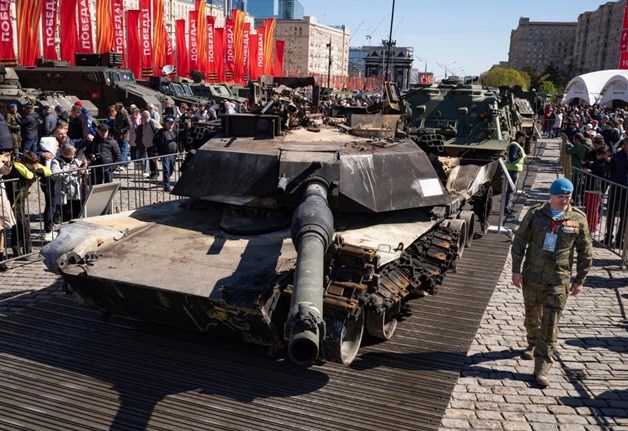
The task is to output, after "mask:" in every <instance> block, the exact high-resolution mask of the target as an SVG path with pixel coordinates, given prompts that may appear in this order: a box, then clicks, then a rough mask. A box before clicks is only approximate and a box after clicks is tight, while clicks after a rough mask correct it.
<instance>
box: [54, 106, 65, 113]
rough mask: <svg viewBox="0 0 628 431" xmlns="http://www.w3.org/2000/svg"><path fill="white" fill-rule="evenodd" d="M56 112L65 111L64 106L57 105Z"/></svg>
mask: <svg viewBox="0 0 628 431" xmlns="http://www.w3.org/2000/svg"><path fill="white" fill-rule="evenodd" d="M55 112H58V113H62V112H63V106H61V105H57V106H55Z"/></svg>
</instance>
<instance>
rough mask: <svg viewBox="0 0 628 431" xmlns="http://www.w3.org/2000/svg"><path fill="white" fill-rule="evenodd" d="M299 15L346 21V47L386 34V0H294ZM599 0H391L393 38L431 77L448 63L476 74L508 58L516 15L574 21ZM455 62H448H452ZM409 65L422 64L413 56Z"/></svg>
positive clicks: (388, 8)
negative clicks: (299, 8) (301, 10)
mask: <svg viewBox="0 0 628 431" xmlns="http://www.w3.org/2000/svg"><path fill="white" fill-rule="evenodd" d="M300 2H301V4H302V5H303V8H304V9H305V15H312V16H315V17H316V19H317V20H318V22H321V23H323V24H327V25H342V24H344V25H346V26H347V27H348V28H349V30H350V32H351V42H350V45H351V46H362V45H367V44H368V40H367V38H366V35H367V34H370V35H371V36H372V38H371V44H372V45H381V41H382V39H388V32H389V30H390V16H391V9H392V0H300ZM604 3H605V2H604V1H602V0H577V1H574V0H543V1H541V0H527V1H523V0H431V1H425V0H396V2H395V18H394V26H393V37H392V39H393V40H396V41H397V46H412V47H414V54H415V55H416V56H418V57H421V58H424V59H426V60H427V68H428V70H429V71H432V72H434V73H435V74H436V76H437V77H441V76H443V75H444V68H443V67H439V66H438V64H441V65H443V66H447V65H448V69H449V70H450V71H453V72H455V73H456V74H458V75H479V74H480V73H482V72H484V71H486V70H488V69H489V68H490V67H491V66H492V65H494V64H496V63H498V62H499V61H506V60H508V46H509V43H510V32H511V30H514V29H515V28H517V25H518V22H519V18H520V17H528V18H530V20H531V21H564V22H576V21H577V19H578V15H579V14H580V13H582V12H587V11H594V10H597V8H598V7H599V5H601V4H604ZM454 62H455V64H452V63H454ZM413 67H415V68H418V69H421V70H422V69H423V68H424V67H425V63H424V62H423V61H418V60H417V59H416V58H415V62H414V64H413Z"/></svg>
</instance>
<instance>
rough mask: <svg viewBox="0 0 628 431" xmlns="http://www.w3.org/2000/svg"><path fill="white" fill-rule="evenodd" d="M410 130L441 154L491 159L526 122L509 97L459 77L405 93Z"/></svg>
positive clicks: (429, 150)
mask: <svg viewBox="0 0 628 431" xmlns="http://www.w3.org/2000/svg"><path fill="white" fill-rule="evenodd" d="M403 101H404V104H405V105H406V106H407V110H408V112H407V113H408V116H409V118H408V120H407V129H406V130H407V132H408V134H409V135H410V136H411V137H412V139H414V140H415V141H416V142H417V144H419V145H420V146H421V147H422V148H423V149H425V150H426V151H428V152H430V153H435V154H439V155H449V156H458V157H465V158H472V159H479V160H481V159H491V158H495V157H497V156H499V155H500V154H502V153H503V152H504V151H505V150H506V147H507V145H508V143H509V142H510V141H511V140H512V139H513V138H514V135H515V133H516V131H517V130H519V128H520V127H521V122H522V119H521V115H520V114H519V112H518V109H517V108H516V105H515V104H514V103H512V100H510V99H509V98H508V97H502V96H500V94H499V92H498V91H497V90H494V89H490V88H486V87H484V86H482V85H479V84H477V83H475V82H468V81H467V82H465V81H464V80H463V79H461V78H458V77H452V78H450V79H447V80H443V81H442V82H440V83H438V84H433V85H430V86H428V87H422V88H416V89H412V90H410V91H408V92H407V93H405V94H404V95H403Z"/></svg>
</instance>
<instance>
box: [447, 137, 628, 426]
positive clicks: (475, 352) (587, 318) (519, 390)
mask: <svg viewBox="0 0 628 431" xmlns="http://www.w3.org/2000/svg"><path fill="white" fill-rule="evenodd" d="M557 160H558V144H557V141H548V143H547V148H546V149H545V151H544V153H543V155H542V157H541V158H540V160H538V162H537V163H538V166H539V170H538V174H537V177H536V180H535V182H534V187H533V189H532V190H529V191H528V197H527V199H526V202H524V210H523V211H522V214H521V215H523V213H524V212H525V209H526V208H528V207H529V206H531V205H534V204H536V203H537V202H539V201H541V200H545V199H546V198H547V190H548V189H549V185H550V183H551V182H552V181H553V180H554V179H555V178H557V177H558V174H557V173H558V172H559V171H560V168H559V166H558V164H557ZM520 217H521V216H520ZM507 226H508V227H510V228H513V229H514V228H516V221H515V222H514V223H509V224H508V225H507ZM511 263H512V262H511V260H510V258H509V259H508V261H507V263H506V265H505V267H504V269H503V272H502V274H501V276H500V280H499V282H498V285H497V286H496V288H495V292H494V293H493V296H492V298H491V300H490V302H489V305H488V307H487V309H486V311H485V312H484V316H483V318H482V321H481V323H480V328H479V329H478V332H477V334H476V337H475V341H474V342H473V344H472V345H471V348H470V349H469V352H468V354H467V360H466V363H465V366H464V368H463V370H462V372H461V376H460V379H459V380H458V383H457V385H456V387H455V389H454V392H453V394H452V396H451V399H450V401H449V406H448V408H447V411H446V413H445V416H444V417H443V420H442V422H441V429H442V430H452V429H469V428H473V429H483V430H493V429H494V430H539V431H540V430H561V431H562V430H565V431H566V430H569V431H571V430H573V431H578V430H628V355H627V353H628V318H627V316H626V308H627V306H628V272H626V271H620V270H619V269H618V268H619V263H620V259H619V257H618V256H617V255H615V254H613V253H611V252H609V251H607V250H606V249H604V248H601V247H596V248H595V250H594V261H593V265H594V267H593V269H592V271H591V272H590V273H589V276H588V278H587V280H586V283H585V289H584V291H583V292H582V293H581V294H580V295H578V296H577V297H570V298H569V300H568V302H567V307H566V309H565V311H564V314H563V317H562V320H561V323H560V330H559V347H558V349H557V358H556V361H555V363H554V366H553V368H552V371H551V374H550V386H549V387H548V388H546V389H541V387H540V386H538V385H537V384H536V383H535V382H534V380H533V378H532V375H531V374H532V371H533V367H534V364H533V361H524V360H522V359H521V358H520V354H521V352H522V350H523V349H524V348H525V346H526V342H525V328H524V326H523V297H522V295H521V292H520V291H518V290H517V289H516V288H515V287H513V286H512V285H511V284H510V274H511Z"/></svg>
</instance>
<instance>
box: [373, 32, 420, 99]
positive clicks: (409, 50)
mask: <svg viewBox="0 0 628 431" xmlns="http://www.w3.org/2000/svg"><path fill="white" fill-rule="evenodd" d="M382 42H383V43H382V45H381V46H372V47H368V53H367V55H366V57H365V59H364V76H365V77H367V78H371V77H382V79H385V77H386V74H387V75H388V80H389V81H394V82H395V83H396V84H397V88H399V89H400V90H404V89H407V88H408V87H409V86H410V78H411V74H412V60H413V58H414V48H413V47H409V46H396V42H395V41H394V40H393V41H392V42H391V47H390V59H389V58H388V47H387V46H386V45H388V41H382ZM387 70H388V73H386V71H387Z"/></svg>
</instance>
